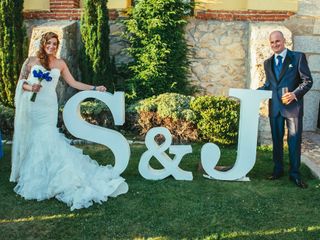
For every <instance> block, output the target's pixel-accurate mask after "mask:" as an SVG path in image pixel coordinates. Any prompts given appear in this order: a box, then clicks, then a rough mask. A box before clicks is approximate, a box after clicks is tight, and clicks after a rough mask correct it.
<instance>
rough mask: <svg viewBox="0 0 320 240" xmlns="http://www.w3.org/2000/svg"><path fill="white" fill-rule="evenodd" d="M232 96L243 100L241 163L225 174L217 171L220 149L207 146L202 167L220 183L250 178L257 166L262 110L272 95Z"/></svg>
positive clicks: (242, 92) (245, 92) (232, 93)
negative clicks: (263, 103)
mask: <svg viewBox="0 0 320 240" xmlns="http://www.w3.org/2000/svg"><path fill="white" fill-rule="evenodd" d="M229 95H230V96H233V97H237V98H239V99H240V123H239V134H238V153H237V159H236V162H235V164H234V166H233V168H232V169H230V170H229V171H226V172H223V171H218V170H216V169H214V167H215V166H216V165H217V163H218V161H219V159H220V149H219V147H218V146H217V145H215V144H213V143H206V144H205V145H203V147H202V149H201V163H202V166H203V169H204V170H205V171H206V173H207V174H208V175H209V177H210V178H214V179H219V180H246V174H247V173H248V172H249V171H250V170H251V169H252V168H253V166H254V164H255V162H256V147H257V136H258V123H259V106H260V102H261V101H262V100H264V99H268V98H270V97H271V91H262V90H261V91H256V90H248V89H230V90H229Z"/></svg>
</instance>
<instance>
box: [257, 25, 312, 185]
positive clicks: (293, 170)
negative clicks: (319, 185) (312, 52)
mask: <svg viewBox="0 0 320 240" xmlns="http://www.w3.org/2000/svg"><path fill="white" fill-rule="evenodd" d="M269 42H270V47H271V49H272V51H273V52H274V54H273V55H272V56H271V57H270V58H269V59H267V60H266V61H265V62H264V70H265V74H266V82H265V83H264V85H263V86H262V87H260V88H259V89H262V90H272V98H271V100H270V102H269V118H270V125H271V134H272V141H273V161H274V169H273V173H272V175H271V176H270V177H269V178H268V179H270V180H276V179H278V178H280V177H282V176H283V175H284V167H283V136H284V125H285V123H286V126H287V128H288V137H287V138H288V146H289V159H290V170H289V179H290V180H291V181H292V182H293V183H294V184H295V185H296V186H298V187H301V188H307V187H308V185H307V184H306V183H304V182H303V181H302V180H301V176H300V172H299V167H300V158H301V135H302V118H303V96H304V95H305V94H306V93H307V92H308V91H309V90H310V88H311V86H312V83H313V82H312V77H311V73H310V70H309V67H308V63H307V60H306V56H305V54H304V53H301V52H294V51H290V50H289V49H287V48H286V47H285V38H284V36H283V33H282V32H280V31H274V32H272V33H271V34H270V36H269ZM285 88H287V90H288V91H287V93H283V92H284V90H285Z"/></svg>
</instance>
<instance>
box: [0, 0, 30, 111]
mask: <svg viewBox="0 0 320 240" xmlns="http://www.w3.org/2000/svg"><path fill="white" fill-rule="evenodd" d="M22 10H23V0H1V1H0V101H1V103H2V104H3V105H5V106H9V107H13V105H14V103H13V102H14V92H15V87H16V82H17V80H18V78H19V74H20V68H21V66H22V64H23V61H24V58H25V56H26V43H27V41H26V40H27V39H26V32H25V28H24V25H23V15H22Z"/></svg>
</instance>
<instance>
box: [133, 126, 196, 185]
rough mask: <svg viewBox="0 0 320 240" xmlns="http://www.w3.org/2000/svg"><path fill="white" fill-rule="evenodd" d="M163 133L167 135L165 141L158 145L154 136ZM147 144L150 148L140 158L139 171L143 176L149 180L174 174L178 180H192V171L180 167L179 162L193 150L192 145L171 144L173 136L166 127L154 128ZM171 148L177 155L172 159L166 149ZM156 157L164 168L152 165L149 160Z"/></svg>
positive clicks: (171, 151)
mask: <svg viewBox="0 0 320 240" xmlns="http://www.w3.org/2000/svg"><path fill="white" fill-rule="evenodd" d="M159 134H162V135H163V136H164V137H165V141H164V142H163V143H162V144H161V145H158V144H157V142H156V141H155V140H154V138H155V137H156V136H157V135H159ZM145 142H146V146H147V148H148V150H147V151H146V152H144V153H143V154H142V156H141V158H140V163H139V172H140V174H141V176H143V177H144V178H145V179H149V180H161V179H164V178H166V177H168V176H170V175H172V176H173V177H174V178H175V179H176V180H192V179H193V176H192V172H188V171H184V170H182V169H181V168H179V163H180V161H181V159H182V157H183V156H184V155H185V154H187V153H191V152H192V148H191V146H190V145H179V146H171V143H172V136H171V134H170V132H169V130H168V129H166V128H164V127H156V128H152V129H150V130H149V131H148V133H147V135H146V139H145ZM168 148H169V152H170V153H171V154H175V157H174V158H173V159H171V158H170V157H169V156H168V155H167V154H166V153H165V150H167V149H168ZM153 156H154V157H155V158H156V159H157V160H158V161H159V162H160V163H161V165H162V166H163V167H164V169H160V170H159V169H154V168H152V167H151V166H150V164H149V162H150V159H151V158H152V157H153Z"/></svg>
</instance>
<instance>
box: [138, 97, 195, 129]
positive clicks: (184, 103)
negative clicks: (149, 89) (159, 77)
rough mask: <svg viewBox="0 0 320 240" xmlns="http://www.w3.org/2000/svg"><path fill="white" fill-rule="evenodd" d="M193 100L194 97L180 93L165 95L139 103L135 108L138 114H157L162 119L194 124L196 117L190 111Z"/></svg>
mask: <svg viewBox="0 0 320 240" xmlns="http://www.w3.org/2000/svg"><path fill="white" fill-rule="evenodd" d="M192 99H194V97H191V96H185V95H182V94H178V93H163V94H160V95H158V96H153V97H150V98H146V99H144V100H141V101H139V102H138V103H137V104H136V107H135V108H136V110H137V111H138V113H141V112H157V113H158V115H159V117H162V118H165V117H170V118H172V119H174V120H178V119H182V120H186V121H190V122H193V123H194V122H195V120H196V116H195V114H194V113H193V112H192V111H190V101H191V100H192Z"/></svg>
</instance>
